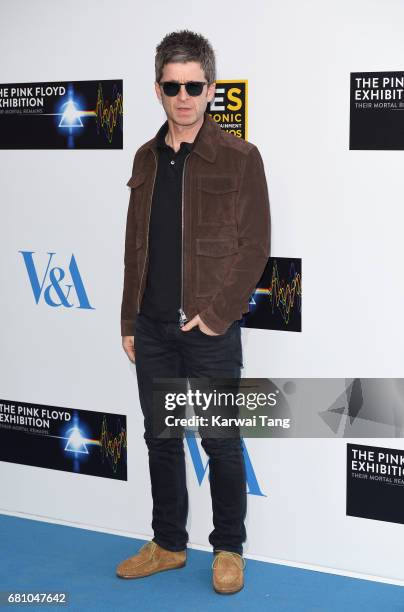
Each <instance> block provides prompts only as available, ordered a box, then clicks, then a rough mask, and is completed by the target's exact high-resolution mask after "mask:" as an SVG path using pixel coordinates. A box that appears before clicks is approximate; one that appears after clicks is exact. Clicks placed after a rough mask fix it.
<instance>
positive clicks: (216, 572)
mask: <svg viewBox="0 0 404 612" xmlns="http://www.w3.org/2000/svg"><path fill="white" fill-rule="evenodd" d="M244 568H245V560H244V559H243V557H242V556H241V555H239V554H238V553H235V552H229V551H227V550H220V551H217V553H216V554H215V558H214V559H213V563H212V569H213V588H214V589H215V591H216V593H226V594H229V595H230V593H237V592H238V591H241V589H242V588H243V586H244Z"/></svg>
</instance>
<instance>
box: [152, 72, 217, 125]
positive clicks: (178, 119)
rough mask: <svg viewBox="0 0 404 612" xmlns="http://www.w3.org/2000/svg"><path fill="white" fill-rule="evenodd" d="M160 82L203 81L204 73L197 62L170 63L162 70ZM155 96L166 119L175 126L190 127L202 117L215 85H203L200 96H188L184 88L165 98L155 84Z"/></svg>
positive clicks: (213, 92) (212, 95)
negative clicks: (162, 108)
mask: <svg viewBox="0 0 404 612" xmlns="http://www.w3.org/2000/svg"><path fill="white" fill-rule="evenodd" d="M161 81H177V82H180V83H186V82H187V81H205V82H206V77H205V73H204V71H203V70H202V67H201V64H200V63H199V62H185V63H182V62H171V63H169V64H166V65H165V66H164V68H163V74H162V77H161ZM155 88H156V94H157V97H158V98H159V100H161V102H162V104H163V107H164V110H165V112H166V115H167V117H168V119H171V120H172V121H173V122H174V123H175V124H177V125H183V126H187V125H189V126H191V125H193V124H194V123H196V122H197V121H198V120H199V119H201V117H202V116H203V114H204V112H205V110H206V106H207V104H208V102H210V101H211V100H212V99H213V97H214V95H215V83H211V85H209V87H208V85H204V88H203V90H202V93H201V95H200V96H190V95H189V94H187V92H186V89H185V87H181V88H180V90H179V92H178V94H177V95H176V96H173V97H170V96H166V94H165V93H164V91H163V89H162V87H160V85H159V84H158V83H155Z"/></svg>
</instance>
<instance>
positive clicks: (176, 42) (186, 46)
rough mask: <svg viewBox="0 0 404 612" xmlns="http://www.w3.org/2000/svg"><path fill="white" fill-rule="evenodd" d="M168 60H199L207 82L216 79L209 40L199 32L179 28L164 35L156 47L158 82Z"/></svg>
mask: <svg viewBox="0 0 404 612" xmlns="http://www.w3.org/2000/svg"><path fill="white" fill-rule="evenodd" d="M169 62H184V63H185V62H200V64H201V67H202V69H203V71H204V73H205V78H206V80H207V81H208V83H209V84H210V83H213V82H214V81H215V80H216V60H215V52H214V51H213V48H212V46H211V44H210V42H209V41H208V40H207V39H206V38H204V36H202V35H201V34H196V33H195V32H191V31H190V30H179V31H178V32H171V33H170V34H167V35H166V36H164V38H163V40H162V41H161V43H160V44H159V45H157V47H156V59H155V69H156V81H157V83H159V82H160V79H161V77H162V74H163V68H164V66H165V65H166V64H168V63H169Z"/></svg>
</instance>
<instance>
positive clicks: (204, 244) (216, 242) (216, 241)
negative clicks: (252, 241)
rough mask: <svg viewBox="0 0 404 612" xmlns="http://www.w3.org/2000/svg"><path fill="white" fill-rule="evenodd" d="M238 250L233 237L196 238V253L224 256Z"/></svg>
mask: <svg viewBox="0 0 404 612" xmlns="http://www.w3.org/2000/svg"><path fill="white" fill-rule="evenodd" d="M237 251H238V243H237V240H235V239H234V238H197V239H196V254H197V255H207V256H208V257H226V255H233V254H234V253H237Z"/></svg>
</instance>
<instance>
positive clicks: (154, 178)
mask: <svg viewBox="0 0 404 612" xmlns="http://www.w3.org/2000/svg"><path fill="white" fill-rule="evenodd" d="M151 151H152V153H153V157H154V162H155V164H154V165H155V167H154V177H153V186H152V190H151V196H150V206H149V219H148V222H147V231H146V255H145V258H144V264H143V271H142V276H141V279H140V283H139V293H138V296H137V313H138V314H139V312H140V292H141V289H142V282H143V276H144V271H145V268H146V261H147V249H148V248H149V227H150V215H151V207H152V201H153V192H154V183H155V182H156V175H157V156H156V154H155V152H154V151H153V149H151Z"/></svg>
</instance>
